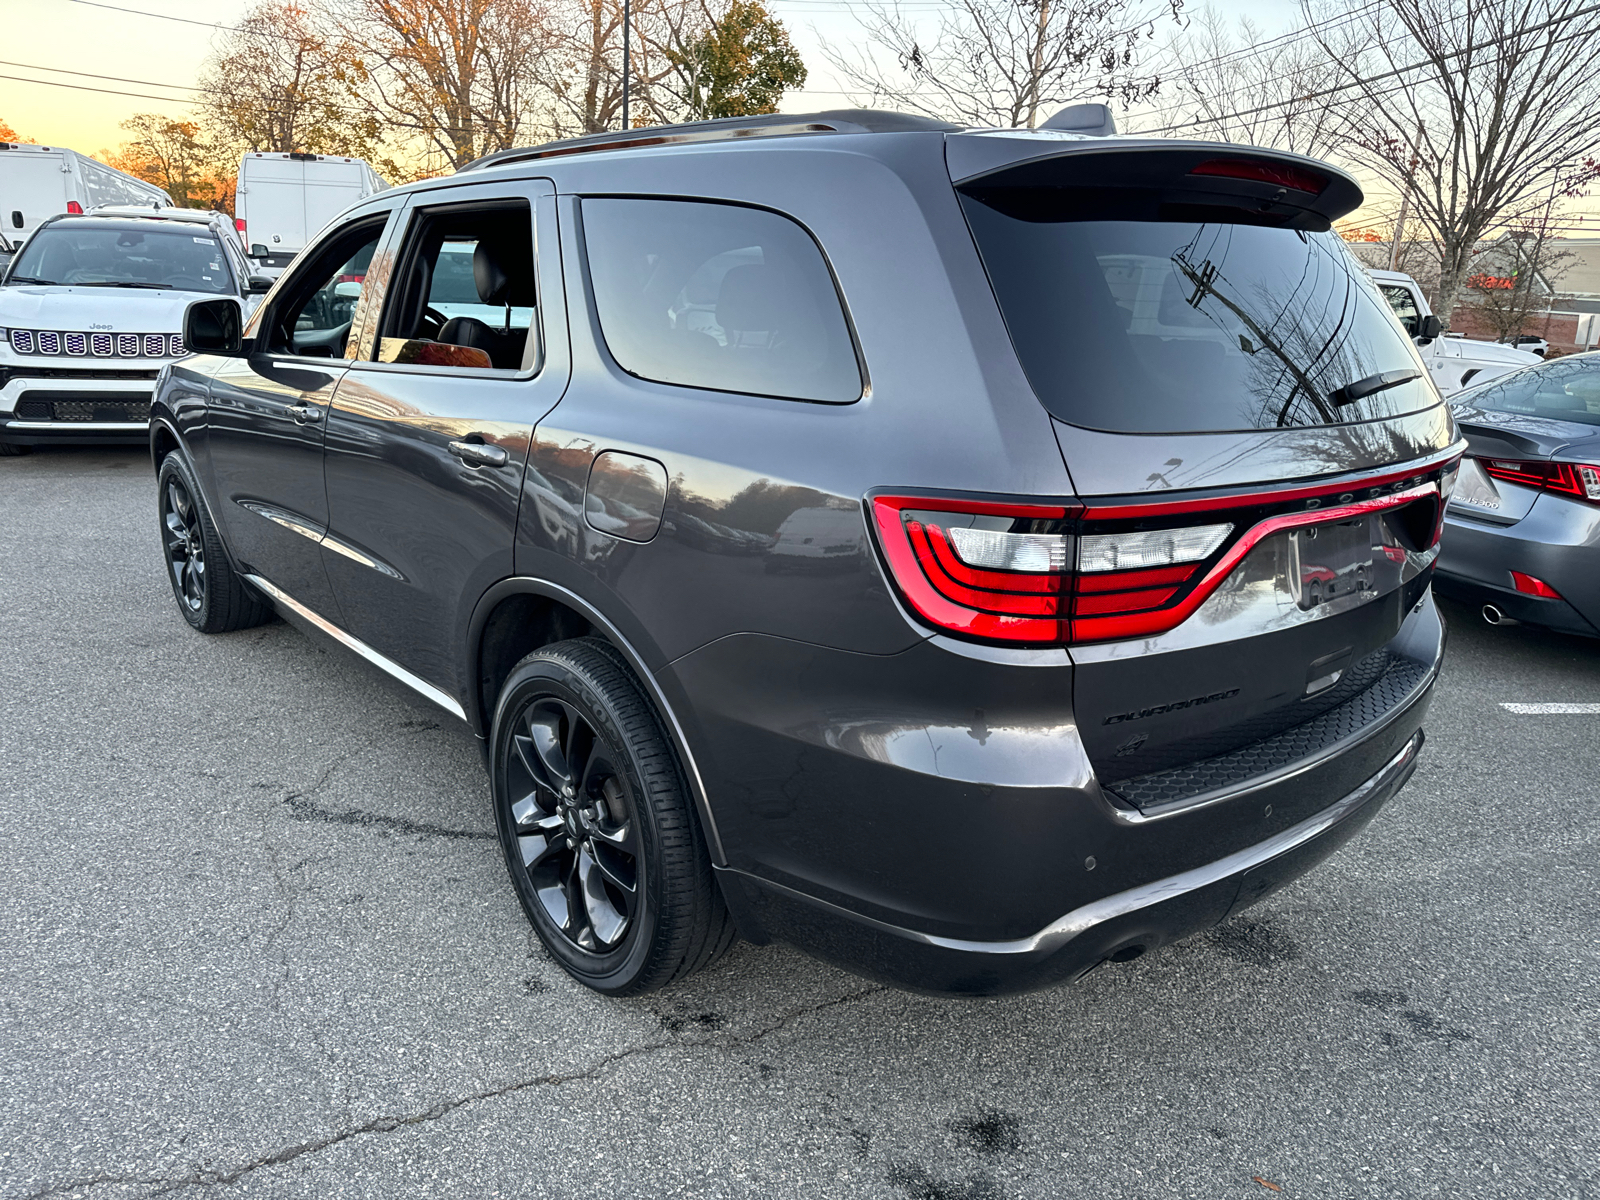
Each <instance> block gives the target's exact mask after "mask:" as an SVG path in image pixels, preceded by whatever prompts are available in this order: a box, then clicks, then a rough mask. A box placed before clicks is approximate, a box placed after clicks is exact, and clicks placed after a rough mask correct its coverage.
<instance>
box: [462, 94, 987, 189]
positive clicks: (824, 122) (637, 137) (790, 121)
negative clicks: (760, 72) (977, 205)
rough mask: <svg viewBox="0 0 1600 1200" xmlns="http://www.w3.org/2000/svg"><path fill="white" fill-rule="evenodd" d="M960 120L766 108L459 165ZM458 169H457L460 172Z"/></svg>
mask: <svg viewBox="0 0 1600 1200" xmlns="http://www.w3.org/2000/svg"><path fill="white" fill-rule="evenodd" d="M961 128H963V126H960V125H952V124H951V123H950V122H948V121H936V120H934V119H933V118H932V117H919V116H916V115H914V114H912V113H901V112H890V111H887V110H882V109H871V108H843V109H834V110H830V111H828V112H819V113H768V114H765V115H763V116H757V117H720V118H718V119H716V120H712V121H688V122H685V123H683V124H680V125H649V126H645V127H644V128H641V129H630V130H628V131H626V132H623V131H618V132H615V133H591V134H586V135H585V136H583V137H575V138H563V139H561V140H560V141H554V142H545V143H544V144H543V145H539V146H527V147H524V148H521V149H515V150H500V151H497V152H495V153H494V154H486V155H484V156H483V157H482V158H478V159H474V160H473V161H472V162H469V163H468V164H467V165H466V166H464V167H462V168H461V169H460V171H476V170H479V169H481V168H483V167H498V166H504V165H505V164H506V163H514V162H523V161H526V160H529V159H537V158H555V157H557V156H560V155H564V154H590V153H593V152H595V151H597V150H637V149H641V148H643V147H645V146H670V145H678V144H681V143H684V142H726V141H733V140H734V139H736V138H751V137H793V136H796V135H798V134H807V133H913V132H925V131H930V130H942V131H945V132H950V131H952V130H957V129H961ZM460 171H457V174H460Z"/></svg>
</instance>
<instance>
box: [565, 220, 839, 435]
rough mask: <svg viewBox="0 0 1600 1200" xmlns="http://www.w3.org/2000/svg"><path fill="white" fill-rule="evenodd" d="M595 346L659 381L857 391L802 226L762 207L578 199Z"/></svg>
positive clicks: (828, 284) (771, 392) (807, 396)
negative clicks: (599, 342) (600, 336)
mask: <svg viewBox="0 0 1600 1200" xmlns="http://www.w3.org/2000/svg"><path fill="white" fill-rule="evenodd" d="M583 231H584V243H585V246H586V248H587V251H588V256H589V275H590V278H591V280H592V281H593V285H594V299H595V307H596V309H597V310H598V312H599V315H600V327H601V331H602V332H603V333H604V335H605V340H606V347H607V348H608V349H609V350H610V351H611V356H612V357H613V358H614V359H616V361H617V364H618V365H619V366H620V367H622V369H623V370H625V371H627V372H628V373H629V374H632V375H637V376H639V377H641V378H643V379H652V380H655V381H657V382H659V383H676V384H684V385H687V386H689V387H702V388H714V389H717V390H719V391H728V392H747V393H751V394H755V395H762V396H778V397H781V398H784V399H791V400H820V401H825V402H829V403H847V402H849V401H851V400H856V399H859V398H860V396H861V372H860V369H859V367H858V366H857V363H856V354H855V345H854V343H853V342H852V341H851V338H850V332H849V329H848V327H847V326H846V324H845V319H844V312H843V310H842V308H841V307H840V304H839V296H838V292H837V291H836V290H835V288H834V285H833V277H832V276H831V275H830V274H829V272H828V267H827V264H826V263H824V262H823V260H822V253H821V251H819V250H818V249H817V245H816V243H815V242H813V241H812V240H811V237H810V235H809V234H807V233H806V232H805V230H803V229H801V228H800V226H799V225H797V224H796V223H795V222H793V221H791V220H789V219H788V218H787V217H781V216H779V215H778V214H776V213H771V212H766V211H764V210H762V209H756V208H745V207H742V206H738V205H732V204H707V203H702V202H697V201H679V200H623V199H608V198H601V199H592V200H585V201H583Z"/></svg>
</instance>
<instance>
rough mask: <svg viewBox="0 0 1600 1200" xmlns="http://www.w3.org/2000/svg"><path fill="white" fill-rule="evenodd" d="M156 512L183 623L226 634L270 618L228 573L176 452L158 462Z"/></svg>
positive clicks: (228, 565)
mask: <svg viewBox="0 0 1600 1200" xmlns="http://www.w3.org/2000/svg"><path fill="white" fill-rule="evenodd" d="M156 511H157V514H158V519H159V528H160V532H161V550H162V560H163V562H164V563H165V564H166V568H167V582H168V583H169V584H171V585H172V596H173V599H175V600H176V601H177V602H178V611H179V612H181V613H182V614H183V619H184V620H185V621H187V622H189V624H190V625H192V626H194V627H195V628H196V629H198V630H199V631H200V632H201V633H229V632H231V631H233V630H235V629H249V628H250V627H251V626H252V625H260V624H262V623H263V622H265V621H269V620H271V619H272V616H273V611H272V606H271V605H269V604H268V603H267V602H266V601H264V600H262V599H261V598H260V597H259V596H257V595H256V594H255V593H254V592H252V591H251V590H250V586H249V584H247V583H245V581H244V580H243V579H241V578H240V577H239V575H238V573H237V572H236V571H235V570H234V569H233V564H232V563H231V562H230V561H229V560H228V552H227V550H225V549H224V548H223V545H222V539H221V538H220V537H218V536H217V527H216V526H215V525H213V524H212V523H211V514H210V513H208V512H207V511H206V506H205V501H204V500H203V499H201V496H200V488H199V486H198V485H197V484H196V483H195V479H194V473H193V472H192V471H190V470H189V464H188V463H186V462H185V461H184V460H183V456H182V455H181V454H179V453H178V452H177V451H173V452H172V453H171V454H169V455H167V456H166V458H164V459H162V460H161V470H160V471H159V473H158V474H157V475H156Z"/></svg>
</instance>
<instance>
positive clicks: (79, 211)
mask: <svg viewBox="0 0 1600 1200" xmlns="http://www.w3.org/2000/svg"><path fill="white" fill-rule="evenodd" d="M67 212H69V213H70V214H72V215H73V216H74V217H81V216H83V205H81V204H79V203H78V202H77V201H76V200H68V201H67Z"/></svg>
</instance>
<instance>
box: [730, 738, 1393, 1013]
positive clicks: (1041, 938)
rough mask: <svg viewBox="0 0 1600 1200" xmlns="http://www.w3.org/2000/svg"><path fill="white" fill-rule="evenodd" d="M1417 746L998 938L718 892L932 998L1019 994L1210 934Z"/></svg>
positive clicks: (1335, 845) (1382, 798)
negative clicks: (1190, 857) (1267, 831)
mask: <svg viewBox="0 0 1600 1200" xmlns="http://www.w3.org/2000/svg"><path fill="white" fill-rule="evenodd" d="M1422 742H1423V735H1422V731H1421V730H1420V729H1418V730H1417V731H1416V732H1414V733H1413V734H1412V735H1411V736H1410V738H1408V739H1407V741H1406V742H1405V744H1404V745H1403V746H1402V747H1401V748H1400V750H1399V751H1398V752H1397V753H1396V754H1395V755H1394V756H1393V757H1392V758H1390V759H1389V760H1388V761H1387V762H1386V763H1384V765H1383V767H1382V768H1381V769H1380V770H1379V771H1378V772H1377V773H1376V774H1374V775H1373V776H1371V777H1370V778H1369V779H1367V780H1366V781H1365V782H1363V783H1362V784H1360V785H1359V786H1358V787H1356V788H1354V789H1353V790H1352V791H1350V792H1349V793H1348V794H1346V795H1345V796H1343V797H1342V798H1340V799H1339V800H1338V801H1336V802H1335V803H1334V804H1332V805H1330V806H1329V807H1327V808H1325V809H1323V810H1322V811H1321V812H1319V813H1316V814H1314V815H1312V816H1310V817H1308V818H1306V819H1305V820H1303V821H1300V822H1298V823H1297V824H1295V825H1292V826H1290V827H1289V828H1288V829H1285V830H1282V831H1281V832H1279V833H1277V834H1275V835H1273V836H1272V837H1269V838H1267V839H1266V840H1264V841H1261V842H1258V843H1257V844H1255V845H1253V846H1248V847H1246V848H1244V849H1242V850H1238V851H1236V852H1234V853H1233V854H1229V855H1226V856H1224V857H1222V858H1220V859H1217V860H1215V861H1213V862H1210V863H1206V864H1204V865H1203V866H1199V867H1195V868H1192V869H1190V870H1188V871H1183V872H1180V873H1178V874H1176V875H1171V876H1168V877H1166V878H1164V879H1157V880H1154V881H1152V882H1150V883H1146V884H1143V885H1141V886H1139V887H1136V888H1131V889H1129V890H1127V891H1124V892H1119V893H1116V894H1115V895H1111V896H1106V897H1105V898H1103V899H1101V900H1096V901H1094V902H1093V903H1090V904H1085V905H1083V906H1081V907H1079V908H1076V909H1073V910H1072V911H1071V912H1069V913H1066V914H1065V915H1063V916H1062V917H1060V918H1058V919H1057V920H1055V921H1053V922H1051V923H1050V924H1049V925H1047V926H1046V927H1045V928H1043V929H1040V930H1039V931H1038V932H1036V933H1034V934H1032V935H1031V936H1028V937H1024V938H1018V939H1013V940H1010V941H995V942H982V941H967V940H961V939H956V938H946V937H939V936H937V935H933V934H927V933H921V932H918V931H915V930H911V929H905V928H901V927H898V926H894V925H891V924H888V923H886V922H883V921H878V920H874V919H872V918H869V917H864V916H862V915H861V914H860V913H854V912H849V911H847V910H845V909H843V908H840V907H838V906H836V905H832V904H828V903H826V902H824V901H820V900H818V899H816V898H814V897H811V896H807V895H805V894H804V893H801V892H797V891H794V890H792V889H790V888H786V887H783V886H781V885H778V884H774V883H773V882H771V881H769V880H759V879H755V878H754V877H751V876H746V875H742V874H740V873H739V872H731V871H724V872H722V874H723V876H724V890H725V891H727V890H729V889H730V888H738V889H740V890H741V891H742V894H743V897H744V898H745V899H747V900H748V901H749V903H750V905H751V907H752V908H753V910H754V914H755V915H756V917H757V918H758V919H759V920H761V921H762V923H763V924H764V925H767V926H769V927H772V928H779V929H783V930H784V931H785V934H786V936H787V937H788V938H789V939H790V940H795V941H797V942H799V943H800V944H801V945H803V946H804V947H805V948H806V949H808V950H811V951H813V952H815V953H818V954H821V955H822V956H823V957H826V958H829V959H832V960H833V961H836V962H839V963H841V964H843V965H845V966H847V967H849V968H850V969H852V970H855V971H857V972H860V973H862V974H866V975H870V976H873V977H876V978H879V979H883V980H885V981H886V982H889V983H893V984H895V985H896V986H899V987H907V988H912V989H914V990H917V991H925V992H933V993H937V994H944V995H995V994H1001V993H1006V992H1018V991H1027V990H1030V989H1033V988H1039V987H1045V986H1048V985H1050V984H1054V983H1061V982H1066V981H1069V980H1072V979H1075V978H1077V977H1079V976H1081V975H1083V974H1084V973H1086V972H1087V971H1089V970H1091V969H1092V968H1094V967H1095V966H1097V965H1099V964H1100V963H1102V962H1105V961H1107V960H1108V959H1113V958H1118V959H1120V958H1122V957H1124V956H1126V957H1134V956H1136V955H1137V954H1141V953H1143V952H1145V951H1147V950H1152V949H1154V948H1156V947H1157V946H1162V945H1165V944H1166V943H1168V942H1173V941H1177V940H1179V939H1181V938H1184V937H1187V936H1189V935H1190V934H1193V933H1197V932H1199V931H1201V930H1203V929H1207V928H1210V927H1211V926H1213V925H1215V924H1217V923H1218V922H1220V921H1223V920H1226V919H1227V918H1228V917H1229V916H1230V915H1232V914H1233V913H1235V912H1238V911H1240V910H1242V909H1244V908H1246V907H1248V906H1249V905H1251V904H1254V903H1256V902H1257V901H1259V900H1261V899H1264V898H1265V897H1266V896H1269V895H1271V894H1272V893H1273V892H1274V891H1276V890H1278V889H1279V888H1281V887H1283V886H1284V885H1286V884H1288V883H1290V882H1292V881H1293V880H1295V879H1298V878H1299V877H1300V876H1301V875H1303V874H1305V873H1306V872H1307V871H1309V870H1311V868H1313V867H1315V866H1316V865H1317V864H1318V863H1320V862H1322V861H1323V860H1324V859H1326V858H1327V857H1328V856H1329V855H1331V854H1332V853H1333V852H1334V851H1336V850H1337V849H1339V847H1340V846H1342V845H1344V844H1345V843H1346V842H1347V841H1349V840H1350V839H1351V838H1352V837H1354V836H1355V835H1356V834H1357V833H1359V832H1360V831H1361V830H1362V829H1363V828H1364V827H1365V826H1366V824H1367V823H1368V822H1369V821H1370V820H1372V818H1373V817H1374V816H1375V815H1376V814H1377V812H1378V810H1379V809H1380V808H1382V807H1383V805H1384V804H1385V803H1386V802H1387V801H1388V800H1389V799H1390V798H1391V797H1392V796H1394V795H1395V793H1396V792H1398V791H1399V790H1400V789H1401V788H1402V787H1403V786H1404V785H1405V783H1406V781H1407V780H1408V779H1409V778H1410V777H1411V773H1412V771H1414V770H1415V769H1416V765H1417V756H1418V754H1419V752H1420V751H1421V749H1422Z"/></svg>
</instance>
